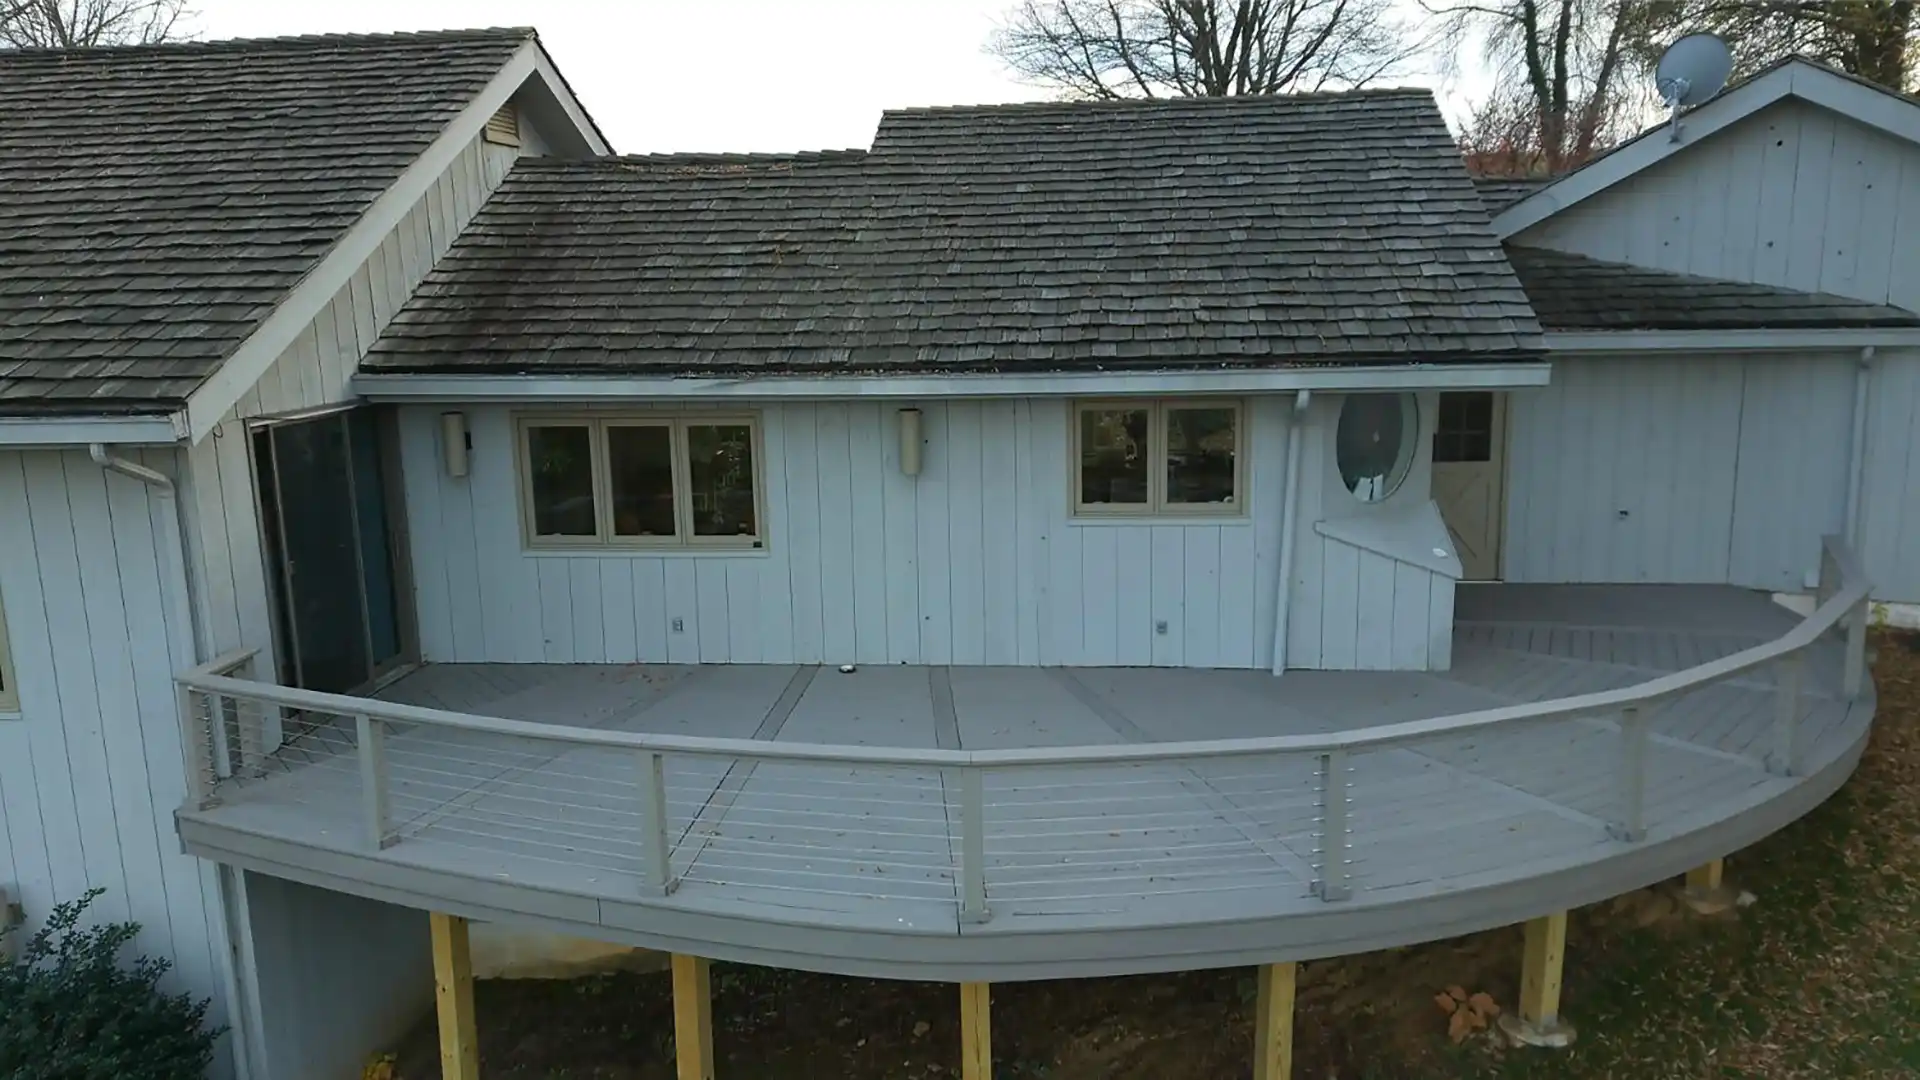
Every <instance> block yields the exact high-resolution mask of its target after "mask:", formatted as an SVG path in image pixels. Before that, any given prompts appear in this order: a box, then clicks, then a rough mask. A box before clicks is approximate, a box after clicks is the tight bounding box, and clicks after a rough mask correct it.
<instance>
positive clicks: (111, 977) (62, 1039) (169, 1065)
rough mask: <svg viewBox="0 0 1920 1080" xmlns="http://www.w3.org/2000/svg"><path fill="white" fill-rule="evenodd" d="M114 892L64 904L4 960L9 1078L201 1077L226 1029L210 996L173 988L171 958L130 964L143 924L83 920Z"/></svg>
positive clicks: (0, 1030)
mask: <svg viewBox="0 0 1920 1080" xmlns="http://www.w3.org/2000/svg"><path fill="white" fill-rule="evenodd" d="M103 891H104V890H102V889H94V890H92V891H90V892H88V893H87V894H86V895H85V896H83V897H81V898H80V899H79V900H77V901H72V902H69V903H65V904H61V905H59V906H58V907H56V908H54V909H53V914H52V915H50V916H48V917H47V924H46V926H44V927H43V928H41V930H40V931H39V932H38V933H36V934H34V935H33V936H32V937H31V938H29V939H27V943H26V948H25V949H24V950H22V952H21V956H20V960H19V961H18V962H17V963H14V964H11V965H6V966H0V1077H5V1078H6V1080H195V1078H198V1077H201V1076H203V1075H205V1073H206V1069H207V1064H208V1062H210V1061H212V1060H213V1041H214V1039H215V1038H217V1037H218V1036H219V1032H218V1031H209V1030H206V1029H205V1027H204V1021H205V1020H206V1015H207V1003H206V1002H204V1001H201V1002H198V1003H196V1002H194V1001H193V999H191V998H190V997H188V996H187V995H185V994H163V993H161V992H160V989H159V982H160V977H161V975H163V974H165V973H166V970H167V967H168V964H167V961H165V960H155V959H152V958H150V957H145V956H142V957H140V958H138V959H136V960H135V961H134V962H133V964H132V966H130V967H123V966H121V964H120V952H121V950H122V949H124V948H125V947H126V945H127V944H128V943H129V942H131V941H132V940H133V936H134V935H135V934H136V933H138V932H139V930H140V927H139V926H138V925H137V924H134V923H113V924H109V925H106V926H88V927H82V926H80V925H79V924H80V917H81V915H82V914H83V913H84V912H85V911H86V910H87V906H88V905H90V904H92V903H93V901H94V899H95V898H96V897H98V896H99V895H100V894H101V893H102V892H103Z"/></svg>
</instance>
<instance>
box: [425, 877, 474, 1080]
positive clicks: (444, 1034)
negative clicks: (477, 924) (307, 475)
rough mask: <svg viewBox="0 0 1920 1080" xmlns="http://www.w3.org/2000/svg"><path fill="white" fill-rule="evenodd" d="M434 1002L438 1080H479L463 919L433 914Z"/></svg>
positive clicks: (470, 961) (469, 958)
mask: <svg viewBox="0 0 1920 1080" xmlns="http://www.w3.org/2000/svg"><path fill="white" fill-rule="evenodd" d="M428 921H429V923H431V925H432V928H433V985H434V1001H435V1004H436V1006H437V1008H438V1012H439V1015H440V1076H441V1078H442V1080H479V1077H480V1040H479V1037H478V1036H477V1035H476V1034H475V1028H474V1020H473V954H472V951H471V949H470V948H469V946H468V944H467V920H465V919H462V918H460V917H459V916H457V915H442V914H440V913H439V912H437V911H436V912H434V913H433V914H432V915H431V916H429V918H428Z"/></svg>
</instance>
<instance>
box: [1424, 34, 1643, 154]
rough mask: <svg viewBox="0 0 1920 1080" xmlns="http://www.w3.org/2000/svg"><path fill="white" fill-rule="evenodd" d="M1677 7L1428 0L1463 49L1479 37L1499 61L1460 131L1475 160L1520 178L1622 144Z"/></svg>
mask: <svg viewBox="0 0 1920 1080" xmlns="http://www.w3.org/2000/svg"><path fill="white" fill-rule="evenodd" d="M1670 7H1671V3H1670V2H1663V0H1479V2H1467V3H1456V4H1447V5H1444V6H1441V5H1431V4H1430V5H1428V8H1427V10H1428V11H1430V12H1431V13H1433V14H1434V15H1435V16H1437V17H1438V19H1439V20H1440V26H1441V29H1442V32H1443V34H1444V35H1445V37H1446V39H1447V40H1448V41H1449V42H1450V43H1451V44H1452V45H1453V47H1454V48H1455V50H1456V51H1458V50H1460V49H1461V48H1463V47H1464V46H1465V45H1466V43H1468V42H1470V41H1478V42H1479V43H1480V44H1481V46H1482V47H1483V49H1484V51H1485V53H1486V59H1488V60H1489V61H1491V62H1492V65H1493V69H1494V74H1495V85H1494V89H1493V92H1492V94H1491V96H1490V97H1489V98H1488V100H1487V101H1486V102H1484V103H1482V105H1481V106H1480V108H1479V109H1477V110H1476V111H1475V112H1474V114H1473V115H1472V116H1471V117H1469V118H1468V120H1467V122H1466V124H1465V130H1464V132H1463V134H1462V139H1461V141H1462V145H1463V148H1464V149H1465V150H1466V152H1467V154H1468V157H1469V160H1470V161H1471V160H1475V159H1476V157H1477V158H1478V159H1480V160H1481V161H1482V163H1483V167H1486V168H1495V167H1498V168H1502V169H1505V170H1509V171H1517V172H1519V173H1521V174H1523V175H1524V174H1533V173H1557V172H1562V171H1565V170H1566V169H1570V168H1573V167H1575V166H1576V165H1578V164H1580V163H1581V162H1583V161H1585V160H1587V159H1588V158H1589V157H1592V156H1593V154H1594V153H1595V152H1597V151H1599V150H1601V149H1604V148H1606V147H1607V146H1609V145H1611V144H1612V143H1614V142H1616V141H1618V139H1619V138H1620V137H1622V136H1623V135H1625V134H1627V133H1628V131H1629V129H1631V128H1633V127H1636V126H1637V121H1639V120H1640V119H1641V118H1642V115H1641V114H1642V112H1643V109H1644V106H1645V105H1646V104H1647V100H1648V99H1647V92H1646V89H1645V86H1644V85H1643V84H1644V83H1645V82H1646V80H1645V79H1644V78H1640V76H1642V75H1643V74H1644V69H1645V66H1646V63H1647V58H1646V51H1645V48H1644V44H1645V43H1646V42H1647V41H1650V40H1651V39H1652V37H1653V33H1654V31H1653V27H1654V24H1655V22H1656V21H1657V20H1658V19H1659V18H1660V17H1662V16H1664V15H1665V14H1666V13H1667V11H1668V9H1669V8H1670ZM1502 162H1504V163H1505V164H1504V165H1502V164H1500V163H1502Z"/></svg>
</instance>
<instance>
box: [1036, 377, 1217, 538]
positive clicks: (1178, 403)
mask: <svg viewBox="0 0 1920 1080" xmlns="http://www.w3.org/2000/svg"><path fill="white" fill-rule="evenodd" d="M1143 409H1144V410H1146V413H1147V501H1146V502H1144V503H1090V502H1086V501H1085V499H1084V498H1083V496H1084V495H1085V494H1086V487H1085V485H1084V483H1083V476H1082V472H1081V470H1082V468H1083V466H1084V463H1085V459H1084V458H1083V456H1082V451H1083V444H1084V440H1085V437H1086V435H1085V427H1084V426H1083V424H1084V421H1083V419H1082V418H1083V417H1084V416H1085V415H1086V414H1087V413H1090V412H1138V411H1141V410H1143ZM1204 409H1221V410H1227V411H1230V412H1231V413H1232V414H1233V501H1231V502H1224V503H1183V502H1172V501H1169V499H1168V495H1167V451H1168V446H1169V443H1170V442H1171V439H1170V437H1169V433H1168V428H1167V417H1168V414H1169V413H1173V412H1186V411H1190V410H1192V411H1198V410H1204ZM1070 423H1071V424H1072V425H1073V434H1072V438H1071V445H1072V459H1071V461H1070V462H1069V463H1068V468H1069V470H1070V476H1069V478H1068V482H1069V483H1071V484H1072V485H1073V492H1072V495H1073V514H1074V516H1075V517H1078V518H1089V519H1094V520H1100V519H1123V518H1155V517H1180V518H1188V517H1196V518H1198V517H1204V518H1237V517H1245V516H1246V513H1247V446H1248V438H1247V410H1246V408H1245V404H1244V403H1243V402H1241V401H1239V400H1237V399H1232V398H1226V399H1222V398H1161V399H1156V400H1145V401H1143V400H1140V399H1137V398H1136V399H1128V398H1119V399H1113V400H1096V401H1076V402H1074V403H1073V410H1072V414H1071V416H1070Z"/></svg>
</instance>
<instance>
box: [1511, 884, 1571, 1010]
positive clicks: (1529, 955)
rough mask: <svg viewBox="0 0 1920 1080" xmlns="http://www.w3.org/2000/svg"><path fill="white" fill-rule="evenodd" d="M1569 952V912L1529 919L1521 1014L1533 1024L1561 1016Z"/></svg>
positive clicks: (1523, 968) (1522, 979) (1522, 976)
mask: <svg viewBox="0 0 1920 1080" xmlns="http://www.w3.org/2000/svg"><path fill="white" fill-rule="evenodd" d="M1566 955H1567V913H1566V912H1564V911H1561V912H1556V913H1555V914H1552V915H1548V916H1547V917H1546V918H1543V919H1534V920H1533V921H1531V922H1529V923H1527V950H1526V955H1525V957H1524V958H1523V959H1522V960H1521V962H1520V963H1521V967H1520V1018H1521V1019H1522V1020H1525V1021H1527V1022H1528V1023H1530V1024H1552V1023H1553V1022H1554V1021H1556V1020H1558V1019H1560V971H1561V967H1562V965H1563V964H1564V963H1565V961H1566Z"/></svg>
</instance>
